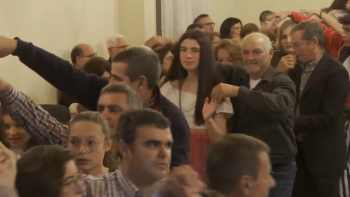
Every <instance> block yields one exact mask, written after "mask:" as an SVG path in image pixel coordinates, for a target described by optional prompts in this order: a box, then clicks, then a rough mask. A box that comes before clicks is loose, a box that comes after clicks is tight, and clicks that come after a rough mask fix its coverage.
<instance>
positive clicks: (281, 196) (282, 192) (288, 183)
mask: <svg viewBox="0 0 350 197" xmlns="http://www.w3.org/2000/svg"><path fill="white" fill-rule="evenodd" d="M296 171H297V167H296V164H295V161H293V162H291V163H289V164H288V165H285V166H283V167H278V168H274V169H272V174H271V175H272V177H273V179H274V180H275V182H276V187H275V188H273V189H271V190H270V192H269V197H290V195H291V193H292V190H293V184H294V178H295V173H296Z"/></svg>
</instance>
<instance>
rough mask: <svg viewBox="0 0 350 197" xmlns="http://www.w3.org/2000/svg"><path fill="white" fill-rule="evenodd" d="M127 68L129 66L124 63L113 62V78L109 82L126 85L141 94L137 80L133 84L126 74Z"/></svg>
mask: <svg viewBox="0 0 350 197" xmlns="http://www.w3.org/2000/svg"><path fill="white" fill-rule="evenodd" d="M127 66H128V65H127V64H125V63H122V62H113V63H112V70H111V74H112V77H111V79H110V80H109V84H125V85H127V86H129V87H131V88H132V89H133V90H135V91H136V92H139V88H140V86H139V81H138V80H135V81H134V82H131V81H130V78H129V77H128V76H127V75H126V74H125V73H124V71H125V69H126V68H127Z"/></svg>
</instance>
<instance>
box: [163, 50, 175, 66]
mask: <svg viewBox="0 0 350 197" xmlns="http://www.w3.org/2000/svg"><path fill="white" fill-rule="evenodd" d="M173 59H174V55H173V54H172V53H171V51H169V52H168V53H167V54H166V56H165V57H164V59H163V64H162V67H163V69H164V70H166V71H168V70H169V68H170V66H171V63H173Z"/></svg>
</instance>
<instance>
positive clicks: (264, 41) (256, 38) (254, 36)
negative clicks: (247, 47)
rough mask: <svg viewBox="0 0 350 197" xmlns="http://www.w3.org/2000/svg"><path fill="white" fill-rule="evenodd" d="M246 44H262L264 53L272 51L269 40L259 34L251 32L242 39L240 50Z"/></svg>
mask: <svg viewBox="0 0 350 197" xmlns="http://www.w3.org/2000/svg"><path fill="white" fill-rule="evenodd" d="M246 42H262V44H263V45H264V47H265V49H266V51H268V52H269V51H270V50H271V49H272V45H271V41H270V38H269V37H268V36H266V35H265V34H262V33H260V32H253V33H251V34H249V35H247V36H246V37H244V38H243V40H242V50H243V47H244V44H245V43H246Z"/></svg>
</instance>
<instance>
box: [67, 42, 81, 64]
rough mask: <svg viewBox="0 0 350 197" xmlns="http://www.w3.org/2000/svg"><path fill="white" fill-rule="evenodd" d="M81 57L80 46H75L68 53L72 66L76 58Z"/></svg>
mask: <svg viewBox="0 0 350 197" xmlns="http://www.w3.org/2000/svg"><path fill="white" fill-rule="evenodd" d="M81 55H83V50H82V49H81V47H80V46H75V47H74V48H73V50H72V52H71V53H70V59H71V60H72V63H73V64H76V63H77V57H78V56H81Z"/></svg>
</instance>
